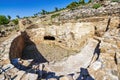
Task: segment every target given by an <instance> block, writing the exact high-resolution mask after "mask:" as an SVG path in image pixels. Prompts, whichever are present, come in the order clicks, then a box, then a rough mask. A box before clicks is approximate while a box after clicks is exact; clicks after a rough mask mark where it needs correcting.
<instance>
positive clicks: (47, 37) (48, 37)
mask: <svg viewBox="0 0 120 80" xmlns="http://www.w3.org/2000/svg"><path fill="white" fill-rule="evenodd" d="M44 40H55V37H54V36H44Z"/></svg>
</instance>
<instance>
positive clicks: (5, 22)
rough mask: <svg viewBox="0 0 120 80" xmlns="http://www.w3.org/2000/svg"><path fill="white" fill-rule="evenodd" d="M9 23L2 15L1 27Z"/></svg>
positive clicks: (0, 17) (0, 16) (0, 19)
mask: <svg viewBox="0 0 120 80" xmlns="http://www.w3.org/2000/svg"><path fill="white" fill-rule="evenodd" d="M8 23H9V19H8V18H7V17H6V16H4V15H0V25H4V24H8Z"/></svg>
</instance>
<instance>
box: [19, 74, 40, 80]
mask: <svg viewBox="0 0 120 80" xmlns="http://www.w3.org/2000/svg"><path fill="white" fill-rule="evenodd" d="M37 78H38V75H37V74H33V73H27V74H25V75H24V76H23V77H22V78H21V80H37Z"/></svg>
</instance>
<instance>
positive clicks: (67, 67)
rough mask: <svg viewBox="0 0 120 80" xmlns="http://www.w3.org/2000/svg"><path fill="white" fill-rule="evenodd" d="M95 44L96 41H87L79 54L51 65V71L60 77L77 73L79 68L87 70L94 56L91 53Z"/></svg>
mask: <svg viewBox="0 0 120 80" xmlns="http://www.w3.org/2000/svg"><path fill="white" fill-rule="evenodd" d="M97 44H98V41H96V40H94V39H89V41H88V43H87V45H86V46H84V48H83V49H82V50H81V52H79V53H78V54H76V55H72V56H70V57H69V58H68V59H67V60H64V61H61V62H58V63H55V64H52V65H51V69H52V71H53V72H56V74H59V75H60V74H61V75H62V74H69V73H74V72H77V71H79V69H80V67H83V68H87V67H88V66H89V64H90V62H91V60H92V56H93V55H94V54H93V53H94V50H95V48H96V46H97ZM73 63H74V64H73ZM73 67H74V68H73ZM64 71H65V72H64Z"/></svg>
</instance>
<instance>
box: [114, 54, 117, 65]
mask: <svg viewBox="0 0 120 80" xmlns="http://www.w3.org/2000/svg"><path fill="white" fill-rule="evenodd" d="M114 61H115V64H116V65H117V58H116V53H115V55H114Z"/></svg>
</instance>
